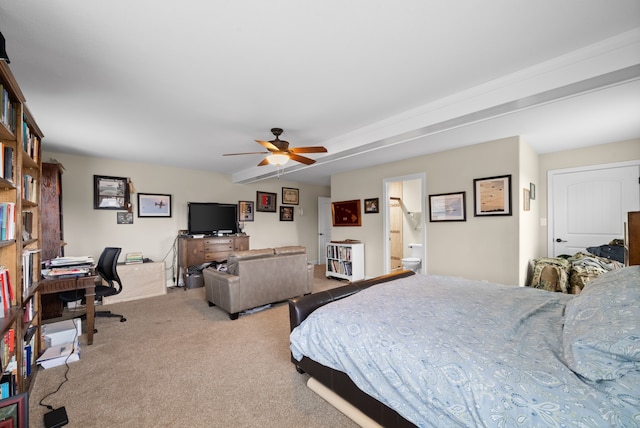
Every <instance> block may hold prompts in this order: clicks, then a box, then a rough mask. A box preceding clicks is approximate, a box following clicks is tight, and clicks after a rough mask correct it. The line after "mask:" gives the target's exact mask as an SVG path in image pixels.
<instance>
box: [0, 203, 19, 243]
mask: <svg viewBox="0 0 640 428" xmlns="http://www.w3.org/2000/svg"><path fill="white" fill-rule="evenodd" d="M16 215H17V214H16V204H14V203H13V202H0V241H9V240H12V239H16Z"/></svg>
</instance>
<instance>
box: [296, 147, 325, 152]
mask: <svg viewBox="0 0 640 428" xmlns="http://www.w3.org/2000/svg"><path fill="white" fill-rule="evenodd" d="M289 151H290V152H291V153H326V152H327V149H325V148H324V147H322V146H309V147H294V148H291V149H289Z"/></svg>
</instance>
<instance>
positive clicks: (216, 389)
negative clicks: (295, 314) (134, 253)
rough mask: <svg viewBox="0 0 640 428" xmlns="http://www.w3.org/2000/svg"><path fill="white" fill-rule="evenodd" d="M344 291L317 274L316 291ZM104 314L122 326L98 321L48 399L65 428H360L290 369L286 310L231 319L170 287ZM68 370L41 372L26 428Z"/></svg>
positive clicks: (196, 293)
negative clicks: (62, 412) (63, 415)
mask: <svg viewBox="0 0 640 428" xmlns="http://www.w3.org/2000/svg"><path fill="white" fill-rule="evenodd" d="M344 284H345V282H341V281H337V280H328V279H326V278H324V266H316V280H315V282H314V292H317V291H320V290H324V289H329V288H334V287H337V286H341V285H344ZM104 308H105V309H107V308H108V309H110V310H112V311H113V312H116V313H122V314H124V315H125V316H126V317H127V322H125V323H120V322H119V321H118V320H117V319H107V318H99V319H97V320H96V328H97V329H98V333H97V334H96V335H95V336H94V344H93V345H91V346H87V345H86V344H84V346H82V351H81V359H80V361H78V362H74V363H70V364H69V371H68V374H67V376H68V378H69V381H68V382H66V383H65V384H64V385H62V387H61V388H60V390H59V391H58V392H57V393H55V394H54V395H51V396H50V397H49V398H46V399H45V400H44V403H45V404H49V405H51V406H53V407H54V408H57V407H60V406H65V407H66V410H67V414H68V416H69V425H68V426H70V427H186V426H189V427H229V426H233V427H290V426H295V427H309V428H323V427H327V428H328V427H332V428H334V427H356V426H357V425H356V424H355V423H354V422H352V421H351V420H350V419H348V418H347V417H346V416H344V415H343V414H342V413H340V412H339V411H338V410H336V409H335V408H334V407H332V406H331V405H330V404H328V403H327V402H326V401H324V400H323V399H322V398H320V397H319V396H317V395H316V394H315V393H313V392H312V391H311V390H309V389H308V388H307V387H306V381H307V379H308V376H307V375H301V374H299V373H298V372H296V370H295V368H294V366H293V364H291V362H290V354H289V338H288V335H289V313H288V308H287V305H286V303H280V304H277V305H275V306H274V307H272V308H270V309H267V310H264V311H261V312H257V313H253V314H250V315H243V316H241V317H240V318H239V319H238V320H236V321H231V320H230V319H229V317H228V314H226V313H225V312H223V311H222V310H220V309H218V308H216V307H209V306H208V304H207V302H206V301H205V299H204V288H196V289H191V290H186V291H185V290H183V289H174V288H172V289H169V291H168V293H167V295H165V296H158V297H152V298H148V299H144V300H136V301H132V302H123V303H116V304H112V305H108V306H105V307H104ZM83 341H86V339H85V337H84V336H83V337H81V343H86V342H83ZM65 371H66V367H65V366H61V367H56V368H52V369H48V370H42V369H40V370H39V372H38V375H37V378H36V382H35V385H34V387H33V389H32V391H31V394H30V400H29V406H30V426H31V427H39V426H43V415H44V413H46V412H47V411H48V410H47V408H45V407H43V406H40V405H39V404H38V403H39V402H40V400H41V399H42V398H43V397H45V396H46V395H47V394H48V393H50V392H53V391H55V390H56V388H58V386H59V384H60V383H61V382H62V381H63V380H64V377H65Z"/></svg>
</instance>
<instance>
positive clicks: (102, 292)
mask: <svg viewBox="0 0 640 428" xmlns="http://www.w3.org/2000/svg"><path fill="white" fill-rule="evenodd" d="M120 251H122V248H117V247H106V248H105V249H104V251H102V254H100V259H98V265H97V266H96V272H97V273H98V275H100V277H101V278H102V279H103V280H104V281H105V282H106V283H107V285H104V284H102V283H100V284H96V296H95V298H96V300H101V299H102V298H103V297H106V296H115V295H116V294H119V293H120V292H121V291H122V281H121V280H120V277H119V276H118V271H117V270H116V267H117V264H118V256H120ZM58 296H59V298H60V300H62V301H63V302H67V303H69V302H75V301H78V300H84V297H85V290H84V289H79V290H73V291H65V292H63V293H60V294H58ZM95 316H96V317H113V318H120V322H125V321H126V320H127V319H126V318H125V317H124V316H123V315H118V314H114V313H112V312H111V311H96V313H95ZM80 318H81V319H85V320H86V319H87V314H86V313H85V314H82V315H81V316H80ZM94 332H95V333H97V330H96V329H94Z"/></svg>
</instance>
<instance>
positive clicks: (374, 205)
mask: <svg viewBox="0 0 640 428" xmlns="http://www.w3.org/2000/svg"><path fill="white" fill-rule="evenodd" d="M379 212H380V202H379V199H378V198H371V199H365V200H364V213H365V214H375V213H379Z"/></svg>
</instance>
